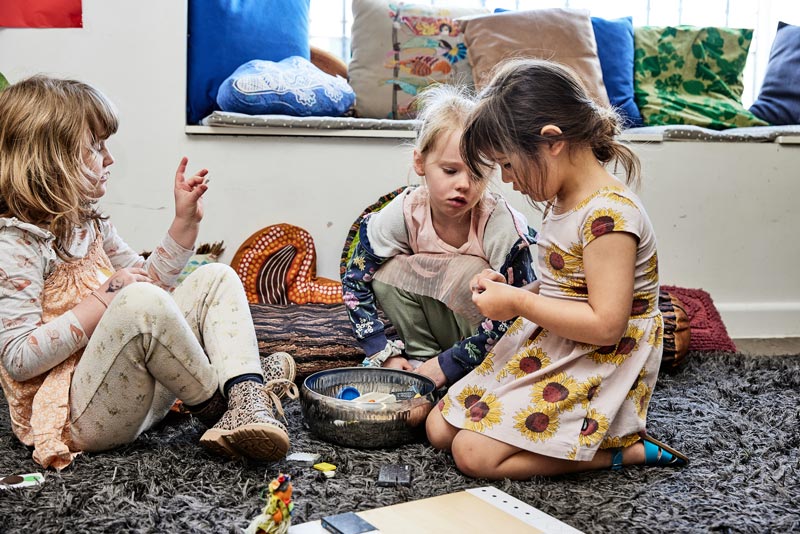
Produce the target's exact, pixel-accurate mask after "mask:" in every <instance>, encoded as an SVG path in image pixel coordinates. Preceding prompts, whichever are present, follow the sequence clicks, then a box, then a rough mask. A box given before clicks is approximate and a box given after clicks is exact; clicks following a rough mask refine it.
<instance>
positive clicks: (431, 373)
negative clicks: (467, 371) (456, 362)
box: [414, 357, 447, 389]
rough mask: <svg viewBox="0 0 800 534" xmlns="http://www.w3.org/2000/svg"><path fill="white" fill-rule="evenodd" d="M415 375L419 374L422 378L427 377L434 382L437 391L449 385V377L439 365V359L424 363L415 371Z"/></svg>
mask: <svg viewBox="0 0 800 534" xmlns="http://www.w3.org/2000/svg"><path fill="white" fill-rule="evenodd" d="M414 372H415V373H419V374H421V375H422V376H427V377H428V378H430V379H431V380H433V383H434V385H435V386H436V389H439V388H440V387H442V386H444V385H445V384H447V377H446V376H444V372H443V371H442V366H441V365H439V358H436V357H434V358H431V359H429V360H428V361H426V362H424V363H423V364H422V365H420V366H419V367H417V368H416V369H414Z"/></svg>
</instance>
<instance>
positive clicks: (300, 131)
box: [184, 126, 417, 139]
mask: <svg viewBox="0 0 800 534" xmlns="http://www.w3.org/2000/svg"><path fill="white" fill-rule="evenodd" d="M184 132H185V133H186V134H187V135H252V136H283V137H359V138H370V137H371V138H381V139H387V138H388V139H413V138H414V137H416V135H417V134H416V132H415V131H413V130H355V129H347V128H294V127H281V126H269V127H252V126H186V127H185V129H184Z"/></svg>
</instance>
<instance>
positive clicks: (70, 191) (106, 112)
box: [0, 75, 119, 253]
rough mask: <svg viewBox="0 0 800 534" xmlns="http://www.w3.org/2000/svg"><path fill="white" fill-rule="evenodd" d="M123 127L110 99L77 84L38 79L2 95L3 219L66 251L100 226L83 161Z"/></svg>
mask: <svg viewBox="0 0 800 534" xmlns="http://www.w3.org/2000/svg"><path fill="white" fill-rule="evenodd" d="M118 125H119V120H118V117H117V112H116V110H115V108H114V106H113V104H111V102H110V101H109V100H108V99H107V98H106V97H105V95H103V94H102V93H101V92H100V91H99V90H97V89H95V88H94V87H92V86H90V85H88V84H85V83H82V82H79V81H76V80H63V79H57V78H51V77H48V76H42V75H39V76H33V77H31V78H28V79H25V80H22V81H20V82H18V83H15V84H13V85H11V86H9V87H7V88H6V89H4V90H3V91H0V216H2V217H16V218H17V219H19V220H20V221H23V222H27V223H31V224H35V225H37V226H40V227H42V228H46V229H48V230H50V231H51V232H52V233H53V234H54V235H55V236H56V244H57V245H58V247H57V250H60V253H63V252H64V251H65V250H67V249H68V248H69V245H70V241H71V238H72V235H73V230H74V228H75V227H76V226H79V225H80V224H82V223H84V222H86V221H88V220H92V219H99V218H102V216H101V215H100V214H99V213H98V212H97V210H96V209H95V208H94V207H93V206H92V200H91V198H90V197H89V192H90V191H91V189H90V187H91V184H90V183H89V180H88V179H87V176H89V174H90V170H89V168H88V167H87V165H86V163H85V161H84V154H85V152H86V151H87V150H90V149H91V147H92V146H93V145H94V144H96V143H98V142H100V141H102V140H105V139H107V138H108V137H109V136H111V135H112V134H114V133H115V132H116V131H117V127H118ZM87 133H88V136H87Z"/></svg>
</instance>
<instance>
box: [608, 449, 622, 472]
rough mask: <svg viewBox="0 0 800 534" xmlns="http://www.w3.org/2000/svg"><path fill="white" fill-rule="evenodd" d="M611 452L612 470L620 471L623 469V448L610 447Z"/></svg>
mask: <svg viewBox="0 0 800 534" xmlns="http://www.w3.org/2000/svg"><path fill="white" fill-rule="evenodd" d="M610 452H611V470H612V471H619V470H620V469H622V449H621V448H616V449H610Z"/></svg>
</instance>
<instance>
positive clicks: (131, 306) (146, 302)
mask: <svg viewBox="0 0 800 534" xmlns="http://www.w3.org/2000/svg"><path fill="white" fill-rule="evenodd" d="M171 300H172V298H171V297H170V295H169V293H167V292H166V291H164V290H163V289H161V288H160V287H158V286H156V285H153V284H151V283H149V282H136V283H133V284H129V285H127V286H125V287H124V288H122V290H121V291H120V292H119V294H118V295H117V296H116V297H115V298H114V300H113V301H112V305H115V306H116V307H124V308H125V310H126V312H132V313H136V312H140V311H152V310H154V309H156V308H158V307H160V306H159V305H160V304H161V303H164V302H167V301H171Z"/></svg>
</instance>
